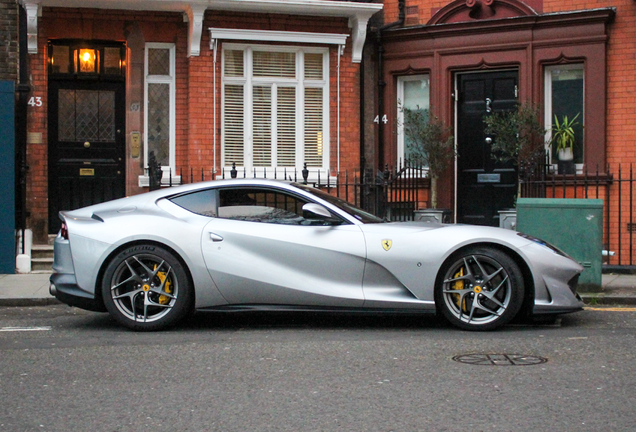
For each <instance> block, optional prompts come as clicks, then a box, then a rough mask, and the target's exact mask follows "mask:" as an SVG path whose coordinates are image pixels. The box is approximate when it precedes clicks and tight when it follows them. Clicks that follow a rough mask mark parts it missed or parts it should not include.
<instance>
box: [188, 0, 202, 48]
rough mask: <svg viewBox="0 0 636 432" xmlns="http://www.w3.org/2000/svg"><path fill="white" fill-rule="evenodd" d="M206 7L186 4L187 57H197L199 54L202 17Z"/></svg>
mask: <svg viewBox="0 0 636 432" xmlns="http://www.w3.org/2000/svg"><path fill="white" fill-rule="evenodd" d="M205 9H206V7H205V6H204V5H200V4H194V5H188V6H187V7H186V11H185V14H186V17H187V18H188V57H198V56H199V54H201V34H202V33H203V17H204V15H205Z"/></svg>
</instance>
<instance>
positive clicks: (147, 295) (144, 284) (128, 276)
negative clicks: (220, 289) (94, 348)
mask: <svg viewBox="0 0 636 432" xmlns="http://www.w3.org/2000/svg"><path fill="white" fill-rule="evenodd" d="M102 296H103V299H104V304H105V305H106V308H107V309H108V311H109V312H110V314H111V315H112V316H113V317H114V318H115V319H116V320H117V321H118V322H119V323H120V324H123V325H124V326H126V327H128V328H131V329H133V330H142V331H143V330H146V331H150V330H159V329H163V328H165V327H168V326H171V325H174V324H176V323H177V322H178V321H179V320H181V319H182V318H184V317H185V315H186V314H187V313H188V312H189V311H190V307H191V303H192V300H191V299H192V289H191V287H190V281H189V279H188V276H187V273H186V271H185V269H184V267H183V265H182V264H181V263H180V261H179V260H177V259H176V257H175V256H174V255H173V254H172V253H171V252H169V251H167V250H165V249H164V248H162V247H159V246H156V245H135V246H131V247H129V248H127V249H124V250H123V251H121V252H120V253H119V254H117V255H116V256H115V257H114V258H113V259H112V260H111V261H110V263H109V264H108V267H107V268H106V271H105V272H104V278H103V282H102Z"/></svg>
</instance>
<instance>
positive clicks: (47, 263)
mask: <svg viewBox="0 0 636 432" xmlns="http://www.w3.org/2000/svg"><path fill="white" fill-rule="evenodd" d="M51 272H53V258H31V273H51Z"/></svg>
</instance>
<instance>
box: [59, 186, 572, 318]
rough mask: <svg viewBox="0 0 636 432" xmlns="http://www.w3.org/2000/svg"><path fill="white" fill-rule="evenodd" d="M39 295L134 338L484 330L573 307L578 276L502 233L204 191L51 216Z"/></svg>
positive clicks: (290, 198) (279, 192) (562, 257)
mask: <svg viewBox="0 0 636 432" xmlns="http://www.w3.org/2000/svg"><path fill="white" fill-rule="evenodd" d="M60 217H61V219H62V222H63V223H62V229H61V230H60V233H59V234H58V236H57V238H56V240H55V263H54V265H53V272H54V273H53V275H52V276H51V288H50V291H51V293H52V294H53V295H55V296H56V297H57V298H58V299H59V300H61V301H62V302H64V303H67V304H69V305H72V306H77V307H80V308H84V309H88V310H94V311H108V312H110V313H111V314H112V316H113V317H114V318H115V319H116V320H117V321H118V322H119V323H121V324H123V325H124V326H126V327H129V328H131V329H134V330H157V329H161V328H165V327H167V326H171V325H174V324H176V323H177V322H178V321H179V320H181V319H182V318H184V317H185V316H186V315H188V314H190V313H192V312H193V311H194V310H195V309H196V310H209V311H226V312H229V311H246V310H277V311H281V310H305V311H318V310H326V311H354V310H355V311H368V312H371V313H380V312H389V313H399V312H408V313H419V312H433V313H435V312H438V313H440V314H442V315H443V316H444V317H445V318H446V319H447V320H448V321H450V322H451V323H452V324H454V325H455V326H457V327H460V328H462V329H468V330H491V329H494V328H497V327H499V326H501V325H504V324H506V323H508V322H509V321H510V320H512V319H513V318H514V317H516V316H520V315H521V314H523V315H525V316H530V315H533V314H553V313H565V312H572V311H576V310H580V309H581V308H582V306H583V303H582V302H581V299H580V297H578V295H577V294H576V286H577V280H578V277H579V274H580V272H581V271H582V269H583V268H582V267H581V266H580V265H579V264H577V263H576V262H575V261H573V260H572V259H571V258H569V257H568V256H567V255H566V254H564V253H563V252H561V251H559V250H558V249H556V248H555V247H553V246H551V245H549V244H547V243H545V242H543V241H541V240H538V239H536V238H533V237H530V236H527V235H524V234H520V233H517V232H514V231H510V230H503V229H499V228H490V227H480V226H470V225H438V224H432V223H425V222H384V221H383V220H382V219H378V218H377V217H375V216H373V215H370V214H368V213H365V212H364V211H362V210H360V209H358V208H356V207H354V206H352V205H351V204H349V203H347V202H345V201H343V200H340V199H338V198H335V197H333V196H331V195H329V194H327V193H325V192H322V191H320V190H317V189H314V188H312V187H309V186H304V185H301V184H296V183H289V182H280V181H268V180H228V181H213V182H203V183H196V184H190V185H185V186H179V187H175V188H170V189H163V190H159V191H155V192H149V193H146V194H142V195H137V196H133V197H129V198H123V199H119V200H116V201H110V202H106V203H103V204H98V205H94V206H90V207H85V208H82V209H79V210H74V211H67V212H61V213H60Z"/></svg>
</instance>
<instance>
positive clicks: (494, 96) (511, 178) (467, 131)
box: [457, 71, 518, 226]
mask: <svg viewBox="0 0 636 432" xmlns="http://www.w3.org/2000/svg"><path fill="white" fill-rule="evenodd" d="M457 80H458V89H459V95H458V97H459V100H458V102H459V103H458V111H457V152H458V154H459V157H458V170H457V176H458V179H457V182H458V183H457V213H458V214H457V220H458V222H460V223H467V224H474V225H492V226H499V214H498V213H497V212H498V211H499V210H503V209H506V208H511V207H513V206H514V202H515V194H516V190H517V186H516V185H517V173H516V169H515V167H514V166H513V165H512V163H506V164H504V163H501V162H498V161H496V160H495V159H493V157H492V155H491V145H492V141H491V140H493V139H494V137H488V136H486V134H485V133H484V129H485V125H484V121H483V119H484V116H486V115H489V114H490V113H493V112H501V111H510V110H513V109H515V107H516V102H517V93H518V90H517V82H518V73H517V72H516V71H504V72H487V73H472V74H462V75H458V76H457Z"/></svg>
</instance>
